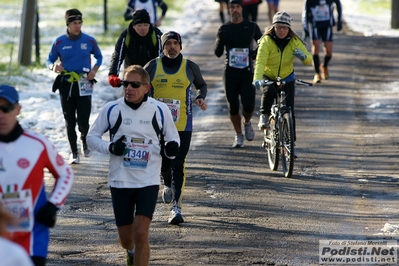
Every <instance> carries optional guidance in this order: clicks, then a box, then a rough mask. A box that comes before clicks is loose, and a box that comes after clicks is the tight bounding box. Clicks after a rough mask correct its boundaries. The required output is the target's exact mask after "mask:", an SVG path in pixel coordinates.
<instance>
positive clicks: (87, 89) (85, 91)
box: [78, 77, 94, 96]
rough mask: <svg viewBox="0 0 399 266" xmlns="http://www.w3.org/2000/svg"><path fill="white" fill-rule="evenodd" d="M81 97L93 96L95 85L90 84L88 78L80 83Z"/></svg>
mask: <svg viewBox="0 0 399 266" xmlns="http://www.w3.org/2000/svg"><path fill="white" fill-rule="evenodd" d="M78 84H79V95H80V96H89V95H92V94H93V86H94V85H93V83H91V82H90V80H89V79H88V78H84V77H82V78H81V79H80V80H79V81H78Z"/></svg>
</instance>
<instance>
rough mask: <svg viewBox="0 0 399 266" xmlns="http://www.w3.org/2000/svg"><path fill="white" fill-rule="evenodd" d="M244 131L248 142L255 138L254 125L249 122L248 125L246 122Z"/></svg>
mask: <svg viewBox="0 0 399 266" xmlns="http://www.w3.org/2000/svg"><path fill="white" fill-rule="evenodd" d="M244 130H245V138H246V139H247V140H248V141H251V140H253V139H254V138H255V132H254V130H253V128H252V123H251V121H249V122H248V123H245V122H244Z"/></svg>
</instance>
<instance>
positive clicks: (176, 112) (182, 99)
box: [151, 58, 192, 131]
mask: <svg viewBox="0 0 399 266" xmlns="http://www.w3.org/2000/svg"><path fill="white" fill-rule="evenodd" d="M156 61H157V64H156V65H157V67H156V71H155V75H154V78H153V80H152V81H151V84H152V87H153V88H154V98H155V99H157V100H158V101H161V102H164V103H166V104H167V105H168V107H169V110H170V111H171V113H172V117H173V121H174V122H175V125H176V128H177V130H178V131H192V105H191V86H192V84H191V82H190V80H189V79H188V77H187V74H186V71H187V70H186V68H187V59H185V58H183V60H182V63H181V66H180V68H179V70H178V71H177V72H176V73H165V70H164V69H163V66H162V62H161V59H160V58H157V59H156Z"/></svg>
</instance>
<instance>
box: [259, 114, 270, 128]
mask: <svg viewBox="0 0 399 266" xmlns="http://www.w3.org/2000/svg"><path fill="white" fill-rule="evenodd" d="M269 127H270V125H269V118H268V117H267V115H264V114H261V115H260V117H259V124H258V128H259V130H263V129H266V128H269Z"/></svg>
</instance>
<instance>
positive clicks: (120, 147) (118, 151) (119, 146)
mask: <svg viewBox="0 0 399 266" xmlns="http://www.w3.org/2000/svg"><path fill="white" fill-rule="evenodd" d="M124 138H125V135H123V136H122V137H120V138H119V139H118V140H117V141H115V142H112V143H111V144H110V145H109V148H108V149H109V152H110V153H112V154H113V155H117V156H122V155H123V153H124V152H125V148H126V144H125V143H123V142H122V141H123V139H124Z"/></svg>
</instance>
